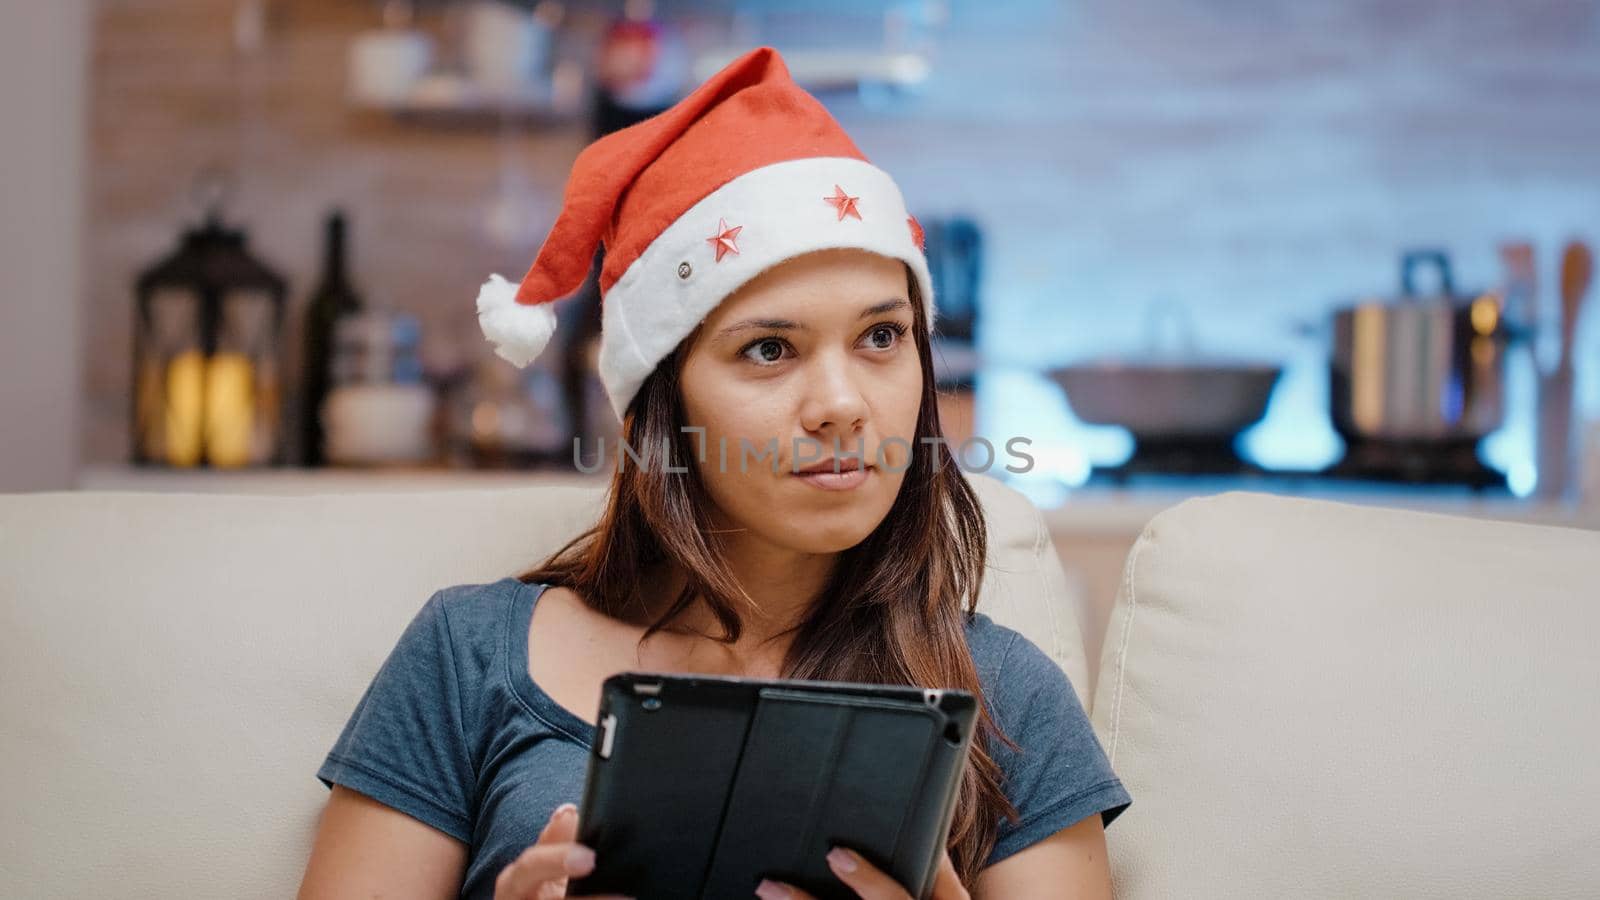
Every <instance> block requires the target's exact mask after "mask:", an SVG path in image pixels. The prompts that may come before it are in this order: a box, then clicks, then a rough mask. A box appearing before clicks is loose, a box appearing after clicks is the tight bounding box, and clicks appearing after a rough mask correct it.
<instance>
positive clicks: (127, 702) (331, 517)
mask: <svg viewBox="0 0 1600 900" xmlns="http://www.w3.org/2000/svg"><path fill="white" fill-rule="evenodd" d="M970 477H971V480H972V482H973V484H974V486H975V487H976V488H977V489H978V491H979V494H980V496H981V498H982V500H983V503H984V507H985V512H986V515H987V517H988V519H989V522H990V525H991V529H992V536H991V552H992V559H991V568H990V572H989V573H988V577H987V581H986V582H985V587H984V591H983V596H982V600H981V606H982V608H983V609H984V611H985V612H987V613H989V614H990V615H991V616H992V617H993V618H994V619H995V620H996V621H998V622H1000V623H1001V624H1005V625H1010V626H1012V627H1014V628H1017V629H1018V630H1019V631H1022V632H1023V633H1024V634H1025V635H1027V636H1028V637H1029V638H1030V639H1032V640H1033V641H1034V642H1035V643H1037V644H1039V645H1040V646H1041V647H1043V648H1044V649H1045V650H1046V651H1047V652H1050V653H1052V655H1053V657H1054V658H1055V659H1056V661H1057V662H1058V663H1059V664H1060V665H1061V666H1062V668H1063V670H1064V671H1066V672H1067V674H1068V675H1069V677H1071V678H1072V679H1073V681H1074V685H1075V687H1078V689H1079V690H1080V692H1081V691H1082V685H1083V684H1084V680H1085V675H1084V673H1085V670H1086V666H1085V661H1084V658H1083V652H1082V649H1081V648H1082V641H1081V640H1080V638H1079V632H1078V629H1077V622H1078V618H1077V617H1076V615H1075V614H1074V612H1075V610H1074V608H1073V604H1074V602H1075V601H1074V598H1072V597H1070V596H1068V594H1067V593H1066V590H1067V585H1068V583H1067V582H1066V581H1065V579H1064V578H1063V575H1062V571H1061V566H1060V563H1059V561H1058V560H1057V557H1056V555H1055V550H1054V547H1053V545H1052V544H1051V543H1050V542H1049V540H1048V539H1047V538H1046V535H1045V532H1044V527H1043V523H1042V519H1041V517H1040V515H1039V513H1038V511H1037V510H1035V509H1034V507H1033V506H1032V505H1031V504H1030V503H1029V502H1028V501H1027V499H1026V498H1025V497H1023V496H1022V495H1020V494H1018V493H1017V492H1016V491H1014V490H1012V489H1010V488H1007V487H1005V486H1004V485H1002V484H1000V483H999V482H997V481H995V480H994V479H992V478H989V477H987V476H981V475H972V476H970ZM602 499H603V494H602V491H601V489H597V488H591V487H575V486H549V485H539V486H534V487H528V488H515V489H499V490H449V491H434V492H426V493H408V494H385V493H361V494H339V495H311V496H290V497H281V496H229V495H216V494H188V495H173V494H140V493H123V492H87V493H40V494H12V495H0V723H4V727H0V763H3V764H4V765H0V797H4V798H5V801H4V802H5V804H6V807H7V810H6V814H5V817H4V818H3V820H0V872H4V873H5V876H4V881H5V883H6V886H5V888H4V889H3V890H0V893H5V894H6V895H7V896H18V897H45V896H53V897H99V896H160V897H214V896H230V897H287V896H292V895H293V893H294V891H295V889H296V887H297V886H298V884H299V881H300V877H301V874H302V872H303V869H304V865H305V862H306V857H307V854H308V853H309V851H310V845H311V838H312V835H313V832H314V829H315V824H316V818H317V815H318V813H319V812H320V810H321V809H322V807H323V804H324V803H325V802H326V799H327V795H328V791H327V788H325V787H324V786H323V785H321V784H320V783H318V782H317V780H316V777H315V775H316V771H317V767H318V765H319V764H320V763H321V761H322V759H323V756H324V754H326V753H327V751H328V749H329V748H330V747H331V746H332V745H333V741H334V739H335V738H336V737H337V736H338V734H339V731H340V729H341V728H342V727H343V726H344V724H345V721H346V720H347V718H348V717H349V715H350V714H351V712H352V710H354V708H355V705H356V701H357V700H358V699H359V697H360V696H361V693H362V691H363V690H364V689H365V688H366V686H367V684H368V683H369V682H370V680H371V679H372V676H373V674H374V673H375V672H376V671H377V670H378V667H379V666H380V665H381V664H382V662H383V660H384V658H385V657H386V656H387V654H388V653H389V651H390V650H391V649H392V648H393V647H394V644H395V641H396V640H397V639H398V637H399V635H400V633H401V632H402V631H403V630H404V629H405V626H406V624H407V623H408V622H409V621H410V620H411V618H412V617H413V616H415V615H416V613H417V611H418V610H419V609H420V608H421V607H422V605H423V603H425V602H426V601H427V599H428V598H429V596H430V595H431V594H432V593H433V591H434V590H436V589H437V588H440V587H444V586H447V585H452V584H462V583H468V582H484V581H493V580H495V579H498V578H500V577H502V576H504V575H508V574H514V573H515V572H516V571H520V570H521V569H522V568H524V567H527V566H530V565H532V564H533V563H535V562H537V561H539V560H540V559H542V558H543V556H544V555H545V554H547V553H549V552H551V551H553V550H555V549H556V548H557V547H559V546H560V545H561V544H562V543H564V542H565V541H566V540H567V539H568V538H569V537H571V536H573V535H575V534H577V533H578V532H579V531H580V530H582V528H584V527H585V526H587V525H588V524H590V523H592V522H593V521H594V518H595V516H596V514H597V512H598V511H599V508H600V502H601V500H602Z"/></svg>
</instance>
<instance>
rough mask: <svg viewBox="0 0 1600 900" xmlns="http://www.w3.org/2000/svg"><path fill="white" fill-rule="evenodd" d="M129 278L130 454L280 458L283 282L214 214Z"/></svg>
mask: <svg viewBox="0 0 1600 900" xmlns="http://www.w3.org/2000/svg"><path fill="white" fill-rule="evenodd" d="M202 190H205V191H207V192H208V193H210V194H211V197H212V199H211V201H210V202H207V203H206V204H205V209H206V212H205V219H204V222H203V224H202V225H200V226H199V227H198V228H189V229H187V230H186V231H185V232H184V234H183V237H182V240H181V242H180V244H179V246H178V247H177V249H175V250H174V251H173V252H172V253H171V254H169V255H168V256H166V257H165V258H163V259H161V260H160V261H158V262H156V263H155V264H154V265H152V266H150V267H149V268H148V269H146V270H145V271H144V272H142V273H140V275H139V276H138V278H137V279H136V281H135V284H134V295H135V307H134V327H133V404H132V414H133V415H132V427H133V434H132V438H133V454H132V460H133V462H134V463H135V464H140V465H166V466H176V467H212V468H243V467H254V466H269V465H280V464H282V463H283V461H284V456H285V453H284V434H285V429H284V427H283V422H284V416H283V410H284V400H283V390H282V372H283V370H284V366H283V360H282V347H283V339H282V336H283V323H284V312H285V306H286V296H287V285H286V283H285V281H284V279H283V278H282V277H281V276H279V275H278V274H277V273H276V272H274V271H273V270H272V269H270V268H268V267H267V266H266V265H264V264H262V263H261V262H259V261H257V260H256V259H255V258H254V257H252V256H251V255H250V252H249V249H248V248H247V247H246V239H245V234H244V232H243V231H241V230H236V229H232V228H229V227H227V226H226V225H225V224H224V223H223V221H222V218H221V214H220V211H219V210H220V206H221V203H220V198H221V196H222V184H221V183H220V182H219V181H217V180H216V179H212V180H211V181H210V182H207V183H206V184H204V185H203V186H202Z"/></svg>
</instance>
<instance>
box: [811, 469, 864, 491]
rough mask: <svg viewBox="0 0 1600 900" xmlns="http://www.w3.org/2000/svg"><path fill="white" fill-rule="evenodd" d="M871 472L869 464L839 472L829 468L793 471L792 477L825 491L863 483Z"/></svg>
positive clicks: (848, 488)
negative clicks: (812, 470) (815, 470)
mask: <svg viewBox="0 0 1600 900" xmlns="http://www.w3.org/2000/svg"><path fill="white" fill-rule="evenodd" d="M872 472H873V468H872V467H871V466H866V467H864V468H860V469H845V470H843V471H839V472H835V471H833V469H831V468H829V469H823V470H822V471H820V472H795V473H794V475H793V477H795V478H798V479H800V480H801V481H804V482H806V483H807V484H809V485H811V486H812V487H817V488H821V489H822V490H825V491H849V490H854V489H855V488H858V487H860V486H861V485H863V484H865V483H866V481H867V478H869V477H870V476H871V474H872Z"/></svg>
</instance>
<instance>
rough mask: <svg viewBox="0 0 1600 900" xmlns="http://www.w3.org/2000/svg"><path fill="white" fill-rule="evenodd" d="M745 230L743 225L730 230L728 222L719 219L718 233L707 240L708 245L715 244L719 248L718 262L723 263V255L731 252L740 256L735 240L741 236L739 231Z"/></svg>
mask: <svg viewBox="0 0 1600 900" xmlns="http://www.w3.org/2000/svg"><path fill="white" fill-rule="evenodd" d="M743 228H744V226H743V225H735V226H733V227H732V228H729V227H728V220H726V219H721V218H719V219H717V233H716V234H713V235H712V236H711V237H708V238H706V243H708V244H713V245H715V246H716V248H717V262H722V255H723V254H724V253H727V252H728V251H730V250H731V251H733V253H734V255H738V253H739V245H738V244H735V243H734V239H735V238H737V237H738V236H739V231H740V230H741V229H743Z"/></svg>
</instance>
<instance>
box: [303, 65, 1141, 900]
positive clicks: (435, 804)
mask: <svg viewBox="0 0 1600 900" xmlns="http://www.w3.org/2000/svg"><path fill="white" fill-rule="evenodd" d="M847 183H848V185H849V187H848V189H847V188H846V187H845V186H844V185H846V184H847ZM819 184H820V185H823V187H822V188H821V190H820V191H819V190H818V189H817V185H819ZM830 188H831V189H832V190H831V191H830V190H829V189H830ZM602 236H603V237H604V238H605V240H606V244H607V254H606V269H605V270H604V271H603V272H602V275H601V288H602V294H603V297H604V324H603V330H602V339H601V340H602V349H601V359H600V367H601V377H602V379H603V380H604V382H605V384H606V389H607V392H608V395H609V396H610V399H611V401H612V405H613V408H614V410H615V411H616V412H617V414H618V415H619V416H620V417H621V419H622V423H623V436H624V440H625V442H626V444H627V445H628V447H629V448H630V452H626V453H621V454H618V455H617V456H616V457H615V459H614V461H615V464H616V468H615V471H614V474H613V480H612V486H611V491H610V493H609V496H608V502H607V505H606V508H605V510H604V512H603V513H602V516H601V518H600V520H599V522H598V524H597V525H596V526H595V527H594V528H593V529H591V530H590V531H588V532H587V533H586V534H584V535H583V536H581V537H579V538H578V539H576V540H574V541H573V542H572V543H570V544H568V545H567V546H566V547H564V548H562V549H561V550H560V551H558V552H557V553H556V554H554V555H553V556H552V557H551V558H550V559H549V560H547V561H545V562H544V563H543V564H542V565H540V566H538V567H536V568H534V569H533V570H531V571H529V572H526V573H524V574H522V575H520V576H518V577H515V578H506V579H502V580H501V581H499V582H494V583H492V584H479V585H460V586H456V587H453V588H449V589H446V590H444V591H440V592H439V593H437V594H435V595H434V597H433V598H431V599H430V600H429V602H428V604H427V605H425V606H424V608H423V609H422V611H421V612H420V613H419V614H418V615H417V617H416V618H415V619H414V620H413V622H412V623H411V625H410V627H409V628H408V629H407V630H406V633H405V634H404V635H403V636H402V638H401V640H400V642H399V644H398V645H397V646H396V648H395V650H394V652H393V653H392V654H391V656H390V658H389V659H388V660H387V661H386V662H385V664H384V667H383V668H382V669H381V670H380V671H379V673H378V675H377V676H376V677H375V678H374V680H373V683H372V685H371V686H370V687H369V688H368V690H367V692H366V694H365V695H364V696H363V697H362V699H361V702H360V704H359V705H358V707H357V709H356V712H355V714H354V715H353V716H352V717H351V720H350V722H349V724H348V725H347V726H346V728H345V730H344V733H343V734H341V736H340V738H339V740H338V742H337V743H336V745H335V746H334V748H333V750H332V751H331V752H330V753H329V756H328V759H327V761H326V762H325V763H324V765H323V767H322V769H321V770H320V771H319V773H318V776H319V778H321V780H322V781H323V782H324V784H327V785H328V786H329V787H330V788H332V789H333V794H332V796H331V797H330V800H329V804H328V809H327V811H326V813H325V814H324V816H323V819H322V823H321V825H320V828H319V831H318V835H317V841H316V845H315V847H314V849H313V852H312V856H311V860H310V864H309V866H308V869H307V873H306V879H305V884H304V886H303V888H302V892H301V896H302V897H323V896H346V895H349V894H352V893H355V892H358V891H359V892H360V893H362V894H368V893H371V894H381V895H382V896H415V897H445V896H455V895H457V894H458V893H459V894H460V895H463V896H469V897H490V896H492V897H495V898H516V900H522V898H549V897H561V896H564V894H565V886H566V881H567V879H568V878H569V877H571V876H576V875H581V874H583V873H585V872H587V871H589V870H590V869H592V868H593V866H594V864H595V859H594V854H593V852H592V851H590V850H589V849H588V848H585V847H582V846H580V845H579V844H577V843H576V840H575V836H576V824H577V812H576V810H575V809H574V808H573V805H572V801H574V800H575V799H576V798H577V797H578V796H579V795H580V794H581V791H582V786H583V779H584V773H585V767H586V762H587V758H588V753H589V740H590V737H591V736H592V733H593V729H594V722H593V721H592V720H591V718H590V714H589V712H588V711H590V710H595V709H597V707H598V699H599V691H600V684H601V682H603V681H604V679H605V678H606V677H607V676H609V675H611V674H613V673H615V672H619V671H623V670H627V669H645V670H651V671H670V672H699V673H712V674H724V675H742V676H750V677H767V678H773V677H781V678H816V679H827V680H841V681H870V682H879V683H900V684H917V685H923V686H942V687H954V688H961V689H966V690H970V691H972V692H973V693H974V694H977V695H979V696H980V697H981V698H982V699H983V701H984V703H983V706H984V708H983V710H982V713H981V715H980V720H979V726H978V730H977V732H976V733H975V736H974V741H973V746H972V750H971V754H970V757H969V760H968V764H967V768H966V770H965V772H964V773H963V778H962V782H961V789H960V795H959V805H958V809H957V811H956V814H955V819H954V822H953V824H952V828H951V835H950V840H949V842H948V844H947V847H946V853H945V856H944V859H943V861H942V864H941V869H940V874H939V877H938V882H937V886H936V888H935V891H934V896H935V897H936V898H940V900H949V898H959V897H968V896H972V897H985V898H1029V897H1060V896H1084V897H1093V896H1109V895H1110V884H1109V874H1108V866H1107V862H1106V855H1105V837H1104V831H1103V829H1104V825H1106V824H1109V823H1110V821H1111V820H1112V819H1114V818H1115V817H1116V816H1117V815H1118V814H1120V813H1121V811H1122V810H1123V809H1125V808H1126V807H1127V806H1128V805H1129V803H1130V799H1129V797H1128V794H1127V792H1126V791H1125V790H1124V788H1123V786H1122V785H1121V783H1120V782H1119V781H1118V780H1117V778H1116V776H1115V774H1114V773H1113V772H1112V771H1111V768H1110V765H1109V763H1108V761H1107V760H1106V758H1105V755H1104V753H1103V752H1102V750H1101V748H1100V746H1099V744H1098V742H1097V741H1096V739H1095V737H1094V734H1093V732H1092V730H1090V728H1089V726H1088V722H1087V720H1086V718H1085V716H1084V713H1083V710H1082V707H1081V706H1080V705H1079V704H1078V701H1077V698H1076V694H1075V693H1074V692H1073V690H1072V686H1071V685H1070V684H1069V683H1068V682H1067V679H1066V677H1065V676H1064V675H1063V674H1062V672H1061V670H1060V669H1059V668H1058V667H1057V666H1056V665H1055V663H1054V662H1053V661H1052V660H1050V658H1049V657H1047V656H1046V655H1045V654H1044V653H1043V652H1042V651H1040V650H1039V649H1038V648H1037V647H1035V646H1034V645H1033V644H1032V643H1030V642H1029V641H1028V640H1027V639H1026V638H1023V637H1022V636H1021V635H1019V634H1018V633H1017V632H1015V631H1012V630H1010V629H1008V628H1004V627H1002V626H1000V625H998V624H997V623H995V622H993V621H991V620H990V619H989V618H988V617H987V616H985V615H983V614H980V613H976V612H975V608H976V603H977V593H978V587H979V584H980V581H981V575H982V571H983V565H984V546H985V526H984V522H983V518H982V511H981V509H980V507H979V505H978V502H977V500H976V497H975V496H974V494H973V492H972V489H971V488H970V486H969V485H968V483H967V481H966V479H965V477H964V476H963V475H962V474H961V472H960V470H959V468H958V467H957V466H956V464H955V461H954V460H953V458H952V457H951V454H950V452H949V451H948V449H947V448H946V447H944V446H943V445H942V444H940V443H938V442H937V441H935V440H933V439H934V438H937V437H938V436H939V434H940V431H939V421H938V414H937V406H936V404H935V394H934V381H933V369H932V360H931V356H930V352H929V334H930V331H931V327H932V311H933V305H932V301H931V291H930V289H929V281H928V273H927V264H926V261H925V260H924V258H923V256H922V253H921V249H920V240H919V238H920V231H919V229H918V228H917V226H916V222H915V220H914V219H912V218H911V217H909V216H908V215H906V213H905V208H904V204H903V201H902V200H901V198H900V195H899V192H898V189H897V188H896V187H895V186H894V184H893V182H892V181H890V180H889V179H888V177H887V176H886V175H885V174H883V173H882V172H881V171H880V170H877V169H876V168H874V167H872V166H871V165H870V164H869V163H867V162H866V161H865V158H864V157H862V156H861V154H860V152H859V151H858V150H856V149H855V147H854V145H853V144H851V143H850V142H849V140H848V138H847V137H845V136H844V135H843V132H842V131H841V130H839V129H838V126H837V124H836V123H834V122H833V120H832V119H831V117H829V116H828V115H827V113H826V112H825V111H824V110H823V109H822V107H821V106H820V104H817V103H816V101H815V100H814V99H813V98H811V97H810V96H809V95H807V94H805V93H804V92H803V91H801V90H800V89H799V88H797V87H796V86H795V85H794V84H793V82H792V80H790V79H789V77H788V73H787V71H786V70H785V68H784V66H783V64H782V61H781V59H780V58H779V57H778V55H777V54H776V52H775V51H773V50H772V49H771V48H766V47H763V48H760V49H758V50H756V51H752V52H751V53H749V54H746V55H745V56H744V57H741V58H740V59H739V60H736V61H735V62H733V63H732V64H730V65H729V66H728V67H727V68H725V69H724V70H723V71H722V72H720V73H718V75H716V76H714V77H713V78H712V79H710V80H709V81H707V82H706V84H704V85H702V86H701V87H700V88H698V89H697V90H696V91H695V92H694V93H692V94H691V95H690V96H689V97H687V98H685V99H684V100H683V101H682V102H681V103H679V104H678V105H676V106H674V107H673V108H672V109H670V110H668V111H667V112H665V113H663V114H662V115H660V116H657V117H654V118H652V119H650V120H647V121H645V122H642V123H640V124H638V125H636V126H633V127H631V128H628V129H623V130H622V131H619V132H614V133H613V134H611V135H607V136H606V137H605V138H602V139H601V140H600V141H597V142H596V143H595V144H592V145H590V147H589V148H587V149H586V150H585V151H584V153H583V154H581V155H580V157H579V160H578V162H577V163H576V164H575V166H574V170H573V175H572V179H571V181H570V182H569V185H568V189H567V196H566V201H565V206H564V209H563V211H562V214H561V217H560V218H558V220H557V223H556V226H555V228H554V229H552V233H551V237H550V238H549V239H548V240H547V241H546V243H545V245H544V246H543V247H542V248H541V249H540V252H539V257H538V259H537V261H536V262H535V264H534V266H533V267H532V268H531V269H530V271H529V273H528V275H527V276H526V277H525V278H524V279H523V281H522V283H521V285H520V286H518V287H517V288H516V289H515V292H514V293H512V292H511V291H509V290H507V288H508V287H509V286H508V285H507V284H506V283H504V282H503V281H500V280H498V279H491V282H490V283H489V285H486V287H485V291H484V293H483V294H482V295H480V298H479V310H480V321H482V323H483V325H484V330H485V332H486V334H487V335H488V336H489V337H490V338H491V340H494V341H495V342H496V344H497V352H500V353H501V355H502V356H505V357H506V358H507V359H510V360H512V361H513V362H515V363H517V364H519V365H521V364H525V363H526V362H527V361H528V360H530V359H531V358H532V357H533V356H534V355H535V354H537V353H538V351H539V350H540V349H541V348H542V346H543V344H544V342H545V341H546V340H547V339H548V337H549V335H550V331H551V328H552V327H553V326H552V324H551V322H552V321H553V319H551V318H550V314H549V303H550V301H552V300H554V299H556V298H558V297H562V296H566V295H567V294H570V293H571V292H572V291H573V290H574V289H575V288H576V286H577V285H576V284H575V283H574V280H577V281H581V279H582V277H583V274H584V272H583V271H579V269H580V268H581V267H583V266H587V264H588V262H589V260H590V256H591V254H592V251H593V248H594V241H596V240H599V239H600V238H601V237H602ZM813 469H821V470H822V471H810V470H813ZM836 469H837V471H836ZM580 711H581V712H580ZM828 859H829V865H830V866H831V867H832V870H833V871H834V872H835V873H836V874H837V875H838V877H839V879H840V880H841V881H842V882H843V883H845V884H846V885H848V886H850V888H852V889H853V890H854V891H855V892H856V893H857V894H858V895H859V896H861V897H864V898H897V900H898V898H905V897H907V896H908V895H907V893H906V891H905V890H904V889H903V888H902V887H901V886H899V885H896V884H894V883H893V882H892V881H891V880H890V879H888V878H887V877H886V876H885V875H884V874H883V873H881V872H879V871H878V870H877V869H875V868H874V867H873V866H872V865H870V864H869V863H868V862H867V861H866V860H864V859H861V858H859V857H857V856H854V855H852V854H850V853H849V852H848V850H845V849H842V848H841V849H838V850H835V851H834V852H833V853H830V854H829V857H828ZM751 889H752V892H753V895H755V896H761V897H766V898H774V897H792V898H795V900H801V898H804V897H805V896H806V895H805V894H803V893H802V892H800V891H798V890H797V889H794V888H792V887H790V886H787V885H782V884H777V883H772V882H763V883H761V884H760V885H752V886H751Z"/></svg>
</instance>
